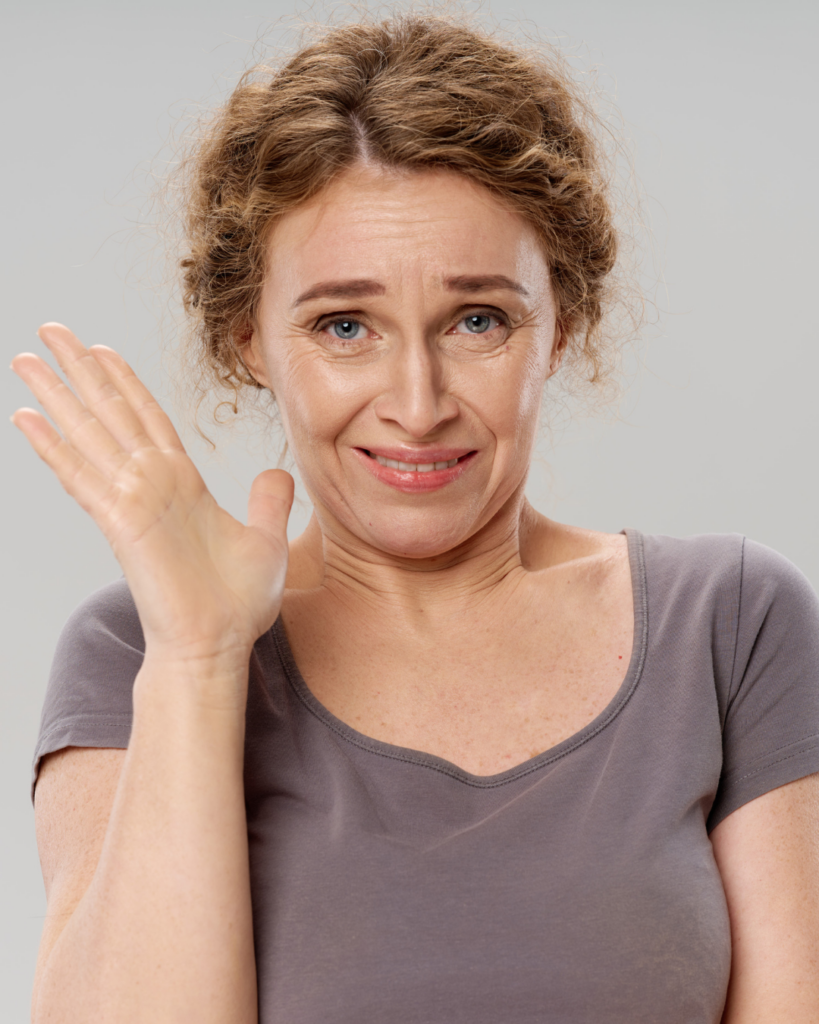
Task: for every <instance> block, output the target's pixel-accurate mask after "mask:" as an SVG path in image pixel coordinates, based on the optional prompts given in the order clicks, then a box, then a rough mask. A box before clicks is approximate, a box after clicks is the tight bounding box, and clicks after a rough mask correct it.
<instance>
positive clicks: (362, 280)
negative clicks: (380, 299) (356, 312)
mask: <svg viewBox="0 0 819 1024" xmlns="http://www.w3.org/2000/svg"><path fill="white" fill-rule="evenodd" d="M386 291H387V289H386V288H385V287H384V285H383V284H381V283H380V282H378V281H373V280H372V278H369V277H357V278H355V279H353V280H350V281H321V282H319V284H316V285H313V287H312V288H308V289H307V291H306V292H302V294H301V295H300V296H299V297H298V298H297V299H296V301H295V302H294V303H293V305H294V306H300V305H301V304H302V303H303V302H310V301H311V300H312V299H362V298H365V297H366V296H368V295H384V294H385V293H386Z"/></svg>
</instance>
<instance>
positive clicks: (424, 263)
mask: <svg viewBox="0 0 819 1024" xmlns="http://www.w3.org/2000/svg"><path fill="white" fill-rule="evenodd" d="M268 270H269V272H270V274H269V277H270V281H271V282H276V284H275V285H274V286H275V287H276V290H278V289H279V288H284V289H285V290H287V291H290V290H292V289H299V290H302V289H303V288H304V287H305V286H308V287H309V284H310V282H311V281H313V280H315V281H319V280H325V279H338V278H347V277H350V278H353V277H367V278H374V279H378V280H384V279H389V278H391V277H395V276H400V277H405V276H406V275H408V274H420V275H422V276H423V277H424V278H425V279H438V280H441V281H443V280H444V279H445V278H450V277H452V276H453V275H460V274H464V275H482V274H485V275H491V274H504V275H506V276H509V277H512V278H515V279H517V280H520V279H521V278H525V279H526V283H527V285H528V287H529V288H535V289H536V288H537V285H538V284H539V283H544V282H546V281H548V267H547V264H546V259H545V256H544V254H543V250H542V246H541V244H540V242H539V240H538V238H537V235H536V233H535V231H534V228H533V227H532V226H531V225H530V224H529V222H528V221H526V220H525V219H524V218H523V217H521V216H520V215H519V214H517V213H515V212H514V211H512V210H510V209H509V208H508V207H507V206H505V205H504V204H503V203H502V202H501V201H500V200H499V199H498V198H496V197H495V196H494V195H493V194H492V193H491V192H489V191H488V190H487V189H484V188H482V187H481V186H480V185H476V184H475V183H473V182H472V181H470V180H469V179H468V178H465V177H464V176H463V175H459V174H457V173H454V172H452V171H446V170H435V171H420V172H419V171H410V172H405V171H400V172H396V171H388V170H383V169H380V168H371V167H360V168H354V169H351V170H349V171H347V172H345V173H343V174H342V175H339V177H338V178H336V179H335V180H334V181H333V182H332V183H331V184H330V185H329V186H328V187H327V188H325V189H324V190H323V191H322V192H321V193H319V195H318V196H316V197H315V198H313V199H312V200H311V201H310V202H309V203H305V204H304V205H302V206H300V207H298V208H297V209H295V210H292V211H290V212H289V213H287V214H285V215H284V217H282V218H281V220H279V221H278V223H277V224H276V225H275V227H274V229H273V231H272V232H271V235H270V238H269V243H268Z"/></svg>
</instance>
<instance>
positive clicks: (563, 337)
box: [549, 317, 569, 377]
mask: <svg viewBox="0 0 819 1024" xmlns="http://www.w3.org/2000/svg"><path fill="white" fill-rule="evenodd" d="M568 343H569V336H568V334H567V333H566V331H565V330H564V328H563V324H562V323H561V322H560V317H558V318H557V320H555V334H554V340H553V341H552V354H551V356H550V357H549V376H550V377H551V376H552V375H553V374H555V373H557V371H558V370H559V369H560V364H561V363H562V362H563V353H564V352H565V351H566V346H567V345H568Z"/></svg>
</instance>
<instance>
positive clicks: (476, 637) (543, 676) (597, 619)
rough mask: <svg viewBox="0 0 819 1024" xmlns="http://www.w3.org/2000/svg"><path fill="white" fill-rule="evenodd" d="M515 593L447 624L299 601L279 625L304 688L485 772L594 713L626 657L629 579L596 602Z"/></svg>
mask: <svg viewBox="0 0 819 1024" xmlns="http://www.w3.org/2000/svg"><path fill="white" fill-rule="evenodd" d="M524 597H525V599H524V600H520V599H519V600H516V601H508V602H506V603H498V604H496V605H494V606H493V605H491V604H489V603H487V604H486V605H483V606H478V607H477V608H475V609H474V610H472V611H471V612H470V613H469V614H468V615H466V616H465V617H464V618H463V620H461V621H458V622H454V623H451V624H450V628H440V627H437V626H436V625H432V626H431V627H430V628H429V629H426V630H425V629H419V630H414V631H411V630H409V629H408V628H407V625H406V622H405V621H402V620H401V618H400V617H395V618H394V619H391V617H390V614H389V611H388V610H386V609H385V610H384V611H383V613H382V614H381V615H380V616H378V617H377V618H375V619H373V620H371V621H366V620H365V621H361V620H360V619H359V620H358V621H350V620H348V619H346V618H345V617H344V616H335V617H333V616H326V615H325V616H323V617H320V616H316V615H312V614H309V610H308V609H304V608H302V609H300V610H297V611H296V612H295V614H291V615H289V616H287V615H286V616H285V624H286V627H287V633H288V638H289V640H290V644H291V647H292V649H293V653H294V657H295V660H296V663H297V665H298V666H299V669H300V670H301V674H302V676H303V677H304V680H305V682H306V683H307V686H308V687H309V689H310V691H311V692H312V694H313V695H314V697H315V698H316V699H317V700H318V701H319V702H320V703H321V704H322V705H323V706H324V707H325V708H326V709H327V710H328V711H330V713H331V714H333V715H334V716H335V717H336V718H338V719H340V720H341V721H342V722H344V723H345V724H347V725H349V726H351V727H352V728H354V729H356V730H357V731H358V732H360V733H363V734H364V735H366V736H368V737H370V738H372V739H376V740H379V741H381V742H385V743H390V744H393V745H395V746H398V747H405V748H411V749H413V750H420V751H423V752H426V753H431V754H434V755H436V756H438V757H442V758H444V759H445V760H447V761H450V762H452V763H453V764H456V765H458V766H459V767H461V768H463V769H465V770H466V771H468V772H471V773H473V774H475V775H493V774H496V773H499V772H502V771H506V770H507V769H509V768H512V767H514V766H515V765H518V764H520V763H522V762H524V761H527V760H529V759H530V758H532V757H535V756H536V755H537V754H539V753H542V752H543V751H545V750H548V749H549V748H551V747H553V746H555V745H556V744H558V743H560V742H561V741H562V740H564V739H566V738H567V737H569V736H571V735H573V734H574V733H576V732H578V731H579V730H580V729H582V728H583V727H584V726H585V725H587V724H588V723H589V722H590V721H592V720H593V719H594V718H595V717H596V716H597V715H598V714H599V713H600V712H601V711H602V710H603V709H604V708H605V707H606V706H607V705H608V704H609V703H610V702H611V701H612V699H613V698H614V696H615V694H616V693H617V691H618V689H619V688H620V686H621V684H622V683H623V680H624V678H625V676H626V673H627V671H628V667H629V663H630V657H631V650H632V642H633V629H634V621H633V610H632V602H631V591H630V587H629V586H627V585H626V586H620V587H614V588H612V589H610V590H609V591H608V592H607V593H606V595H605V596H604V598H603V599H602V600H597V601H596V602H589V601H588V600H585V599H584V597H583V596H581V595H578V596H577V597H575V596H574V595H572V596H568V595H567V597H566V599H565V600H556V599H555V596H554V594H540V593H538V591H537V589H536V588H535V589H533V590H532V591H531V592H530V593H527V594H526V595H524ZM299 611H300V612H301V614H300V613H299ZM308 622H309V623H310V625H309V627H308ZM319 622H320V625H317V623H319Z"/></svg>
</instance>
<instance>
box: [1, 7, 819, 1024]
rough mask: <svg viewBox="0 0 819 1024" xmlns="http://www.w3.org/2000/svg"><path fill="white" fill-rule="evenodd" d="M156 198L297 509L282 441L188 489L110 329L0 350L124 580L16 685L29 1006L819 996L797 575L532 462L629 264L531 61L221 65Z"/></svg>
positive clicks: (738, 1011) (531, 1007)
mask: <svg viewBox="0 0 819 1024" xmlns="http://www.w3.org/2000/svg"><path fill="white" fill-rule="evenodd" d="M187 224H188V230H189V238H190V255H189V256H188V258H187V259H186V260H185V261H184V264H183V265H184V268H185V297H186V306H187V308H188V310H189V312H190V313H191V314H192V316H193V317H194V320H195V323H196V325H197V329H198V337H199V339H200V341H201V343H202V345H203V350H202V351H203V355H202V358H203V359H204V360H205V361H206V363H207V365H208V366H210V367H211V368H212V369H213V372H214V374H215V375H216V377H217V378H218V379H221V380H222V381H227V382H228V384H229V385H230V386H233V387H235V388H237V389H238V388H239V387H240V386H255V387H259V388H266V389H268V390H269V391H270V392H271V394H272V395H273V396H275V400H276V402H277V405H278V409H279V411H280V414H281V417H282V423H283V426H284V429H285V432H286V435H287V439H288V443H289V445H290V446H291V450H292V451H293V454H294V458H295V460H296V462H297V464H298V467H299V470H300V472H301V474H302V478H303V480H304V482H305V485H306V487H307V489H308V491H309V493H310V496H311V499H312V501H313V504H314V507H315V514H314V516H313V519H312V521H311V523H310V526H309V527H308V529H307V531H306V532H305V533H304V534H303V535H302V536H301V537H300V538H299V539H298V540H297V541H296V542H295V543H293V544H292V545H290V550H289V552H288V547H287V541H286V532H285V526H286V520H287V515H288V512H289V507H290V502H291V499H292V481H291V480H290V478H289V477H288V476H287V474H285V473H283V472H280V471H275V470H268V471H266V472H264V473H262V474H261V475H260V476H259V477H258V478H257V480H256V481H255V483H254V486H253V488H252V491H251V497H250V502H249V510H248V526H247V527H245V526H242V525H241V524H239V523H238V522H236V521H235V520H233V519H232V518H231V517H230V516H228V515H227V514H226V513H225V512H223V511H222V510H221V509H219V508H218V506H217V505H216V504H215V502H214V501H213V499H212V498H211V496H210V495H209V494H208V492H207V491H206V489H205V487H204V485H203V483H202V480H201V478H200V477H199V475H198V473H197V472H196V470H195V468H194V467H193V465H192V464H191V462H190V460H189V459H188V458H187V456H186V455H185V453H184V451H183V449H182V446H181V444H180V442H179V440H178V438H177V436H176V434H175V432H174V431H173V428H172V427H171V425H170V422H169V421H168V419H167V418H166V417H165V415H164V414H163V413H162V411H161V410H160V409H159V408H158V406H157V405H156V403H155V402H154V401H153V399H152V398H151V396H150V395H149V394H148V393H147V391H146V390H145V388H144V387H143V385H142V384H141V383H140V382H139V381H138V380H137V379H136V377H135V376H134V375H133V373H132V372H131V371H130V370H129V368H128V367H127V366H126V364H125V363H124V362H123V361H122V360H121V359H120V358H119V357H118V356H117V355H116V354H115V353H114V352H113V351H111V350H110V349H107V348H103V347H100V346H96V347H94V348H91V349H88V350H86V349H85V348H84V347H83V346H82V344H81V343H80V342H79V340H78V339H77V338H76V337H75V336H74V335H73V334H71V332H70V331H68V330H67V329H66V328H64V327H61V326H60V325H55V324H48V325H45V326H44V327H43V328H41V337H42V339H43V341H44V342H45V343H46V345H47V346H48V347H49V349H50V350H51V352H52V353H53V354H54V356H55V357H56V358H57V360H58V362H59V364H60V366H61V367H62V368H63V370H64V371H65V373H66V375H67V377H68V379H69V383H70V385H71V389H69V388H68V387H66V386H65V385H63V384H62V383H61V382H60V381H59V378H58V377H57V376H56V375H55V374H54V373H53V372H52V371H51V370H50V369H49V368H48V366H47V365H46V364H45V363H44V362H42V361H41V360H40V359H39V358H37V357H35V356H32V355H23V356H19V357H18V358H17V360H15V369H16V370H17V372H18V373H20V375H21V376H22V377H23V378H24V379H25V380H26V382H27V383H28V384H29V386H30V387H31V389H32V391H33V392H34V394H35V396H36V397H37V398H38V399H39V401H40V402H41V404H42V405H43V407H44V408H45V410H46V412H48V413H49V415H50V416H51V417H52V419H53V420H54V421H55V423H56V425H57V427H58V428H59V431H60V433H58V432H57V431H56V430H55V429H54V428H53V427H51V426H50V425H49V424H48V422H47V421H46V420H45V419H44V418H43V417H42V416H40V415H39V414H38V413H36V412H34V411H33V410H21V411H19V412H18V413H17V414H16V416H15V422H16V423H17V425H18V426H19V427H20V428H21V429H22V430H23V431H24V433H25V434H26V436H27V437H28V438H29V440H30V441H31V443H32V445H33V447H34V448H35V450H37V451H38V453H39V454H40V455H41V456H42V457H43V458H44V459H45V460H46V461H47V462H48V464H49V465H50V466H51V467H52V468H53V469H54V471H55V473H56V474H57V476H58V477H59V479H60V480H61V482H62V483H63V484H64V486H65V487H66V489H67V490H68V491H69V493H71V494H72V495H73V496H74V497H75V498H76V500H78V501H79V502H80V503H81V505H82V506H83V507H84V508H86V509H87V510H88V512H89V513H90V514H91V515H92V516H93V517H94V519H95V520H96V522H97V523H98V524H99V526H100V527H101V529H102V530H103V532H104V533H105V535H106V537H107V539H108V540H109V542H110V544H111V545H112V548H113V550H114V552H115V553H116V555H117V557H118V559H119V561H120V563H121V565H122V567H123V570H124V573H125V580H124V581H121V582H120V583H116V584H114V585H112V586H110V587H107V588H105V589H104V590H103V591H100V592H99V593H97V594H96V595H93V596H92V597H91V598H90V599H89V600H88V601H87V602H86V603H85V604H84V605H83V606H82V607H81V608H80V609H79V610H78V612H77V613H75V615H74V617H73V618H72V620H71V621H70V622H69V625H68V626H67V628H66V631H65V633H64V634H63V637H62V640H61V643H60V646H59V649H58V652H57V656H56V659H55V665H54V670H53V673H52V679H51V682H50V686H49V692H48V697H47V701H46V707H45V709H44V713H43V725H42V730H41V736H40V740H39V742H38V747H37V752H36V759H35V768H36V770H38V774H37V776H36V782H37V788H36V813H37V821H38V838H39V843H40V849H41V859H42V863H43V872H44V877H45V881H46V887H47V892H48V899H49V915H48V918H47V921H46V926H45V929H44V934H43V942H42V949H41V955H40V962H39V967H38V976H37V980H36V986H35V996H34V1020H35V1021H40V1020H43V1021H44V1020H60V1021H88V1020H98V1019H99V1020H117V1021H149V1020H150V1021H159V1020H161V1021H169V1022H170V1021H173V1022H176V1021H188V1020H195V1021H197V1022H205V1021H214V1022H217V1021H218V1022H220V1024H223V1022H226V1021H236V1022H241V1024H245V1022H251V1021H255V1020H257V1019H258V1020H260V1021H262V1022H271V1021H274V1020H275V1021H279V1020H282V1021H288V1022H301V1021H304V1022H307V1021H310V1022H313V1021H328V1020H333V1021H356V1022H359V1021H365V1020H366V1021H370V1020H372V1021H382V1020H389V1021H391V1022H399V1021H435V1022H454V1021H468V1022H469V1024H480V1022H484V1021H486V1022H493V1024H496V1022H498V1021H501V1020H503V1021H541V1020H551V1021H560V1022H563V1021H604V1020H605V1021H623V1022H625V1021H628V1022H635V1021H663V1022H677V1021H679V1022H686V1024H691V1022H716V1021H720V1020H722V1021H725V1022H729V1024H747V1022H751V1021H763V1020H764V1021H779V1020H781V1021H789V1022H800V1021H804V1022H808V1021H813V1020H815V1019H816V1018H817V1015H819V972H817V969H816V968H817V964H816V952H815V951H816V949H817V948H819V882H818V881H817V878H818V875H817V871H816V868H817V865H818V863H819V851H818V850H817V845H816V834H817V818H819V814H817V803H819V801H818V800H817V794H818V793H819V789H818V788H817V778H818V777H819V776H817V774H816V773H817V772H819V696H818V695H817V687H816V685H815V680H816V673H817V667H819V640H817V623H819V611H818V610H817V602H816V598H815V595H814V594H813V593H812V591H811V590H810V588H809V587H808V585H807V584H806V582H805V581H804V579H803V578H802V577H801V576H800V575H799V573H798V572H797V571H796V570H794V569H793V567H792V566H790V565H789V563H787V562H786V561H785V560H784V559H782V558H781V557H780V556H778V555H776V554H774V553H773V552H771V551H769V550H768V549H766V548H763V547H762V546H760V545H757V544H754V543H752V542H750V541H743V539H742V538H738V537H733V536H727V537H700V538H693V539H689V540H674V539H671V538H667V537H643V536H641V535H640V534H638V533H636V532H634V531H628V532H627V533H624V534H618V535H608V534H600V533H594V532H591V531H586V530H580V529H576V528H573V527H568V526H564V525H561V524H558V523H555V522H552V521H550V520H548V519H546V518H545V517H543V516H541V515H539V514H538V513H537V512H536V511H535V510H534V509H532V508H531V507H530V506H529V505H528V504H527V502H526V500H525V498H524V484H525V480H526V475H527V471H528V468H529V462H530V459H531V455H532V451H533V448H534V443H535V438H536V433H537V423H538V414H539V409H540V401H541V395H542V392H543V388H544V386H545V384H546V382H547V381H548V380H549V379H550V378H551V377H552V376H553V375H554V374H555V373H557V372H558V370H560V369H561V366H563V368H564V370H565V369H566V368H571V367H575V368H577V367H580V368H581V369H582V368H583V367H585V368H586V370H587V371H589V372H588V373H587V376H590V377H592V378H594V377H595V376H596V375H599V374H601V373H602V371H603V368H604V366H605V362H606V351H605V349H604V347H603V343H602V341H601V338H602V335H601V329H600V327H601V318H602V315H603V312H604V309H605V307H606V303H607V301H608V285H607V282H608V280H609V279H610V275H611V272H612V269H613V265H614V257H615V235H614V231H613V228H612V224H611V216H610V212H609V206H608V204H607V200H606V194H605V188H604V181H603V176H602V175H601V173H600V169H599V166H598V162H597V156H596V150H595V147H594V145H593V143H592V140H591V136H590V135H589V132H588V130H587V128H586V127H584V115H583V110H582V107H581V106H580V105H579V101H578V100H577V98H576V97H575V96H574V94H573V92H572V89H571V86H570V84H569V83H568V81H567V80H566V78H565V76H563V74H562V73H561V71H560V69H559V68H558V67H556V66H554V65H550V64H547V63H544V62H542V61H538V60H536V59H534V58H529V57H527V56H525V55H522V54H519V53H515V52H513V51H511V50H510V49H508V48H506V47H505V46H503V45H501V44H500V43H498V42H496V41H493V40H492V39H489V38H486V37H484V36H483V35H481V34H480V33H477V32H475V31H472V30H470V29H468V28H464V27H463V26H459V25H451V24H449V23H447V22H445V21H437V20H434V19H432V20H431V19H423V18H418V17H407V18H405V19H396V20H394V21H392V22H389V23H385V24H382V25H364V24H362V25H350V26H347V27H344V28H341V29H336V30H332V31H329V32H328V33H326V34H325V36H324V37H323V38H322V39H320V40H319V41H318V42H316V43H314V44H311V45H309V46H307V47H305V48H304V49H303V50H301V51H300V52H299V53H298V54H297V55H296V56H295V57H293V58H292V60H291V61H290V62H289V63H288V64H287V65H286V66H285V67H284V68H283V69H282V70H280V71H279V72H277V73H275V74H274V75H273V76H271V77H270V78H269V80H267V81H260V80H258V79H256V78H251V79H249V80H247V81H246V82H244V83H242V84H241V85H240V87H239V88H238V89H237V90H236V92H235V93H234V95H233V97H232V98H231V100H230V102H229V104H228V105H227V107H226V108H225V110H224V111H223V112H222V114H221V115H220V118H219V119H218V120H217V122H216V123H215V124H214V126H213V128H212V130H211V132H210V134H209V135H208V136H207V137H206V138H205V140H204V141H203V143H202V146H201V149H200V152H199V155H198V158H197V164H196V171H195V176H194V185H193V189H192V193H191V198H190V206H189V214H188V222H187ZM726 994H727V995H726Z"/></svg>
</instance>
